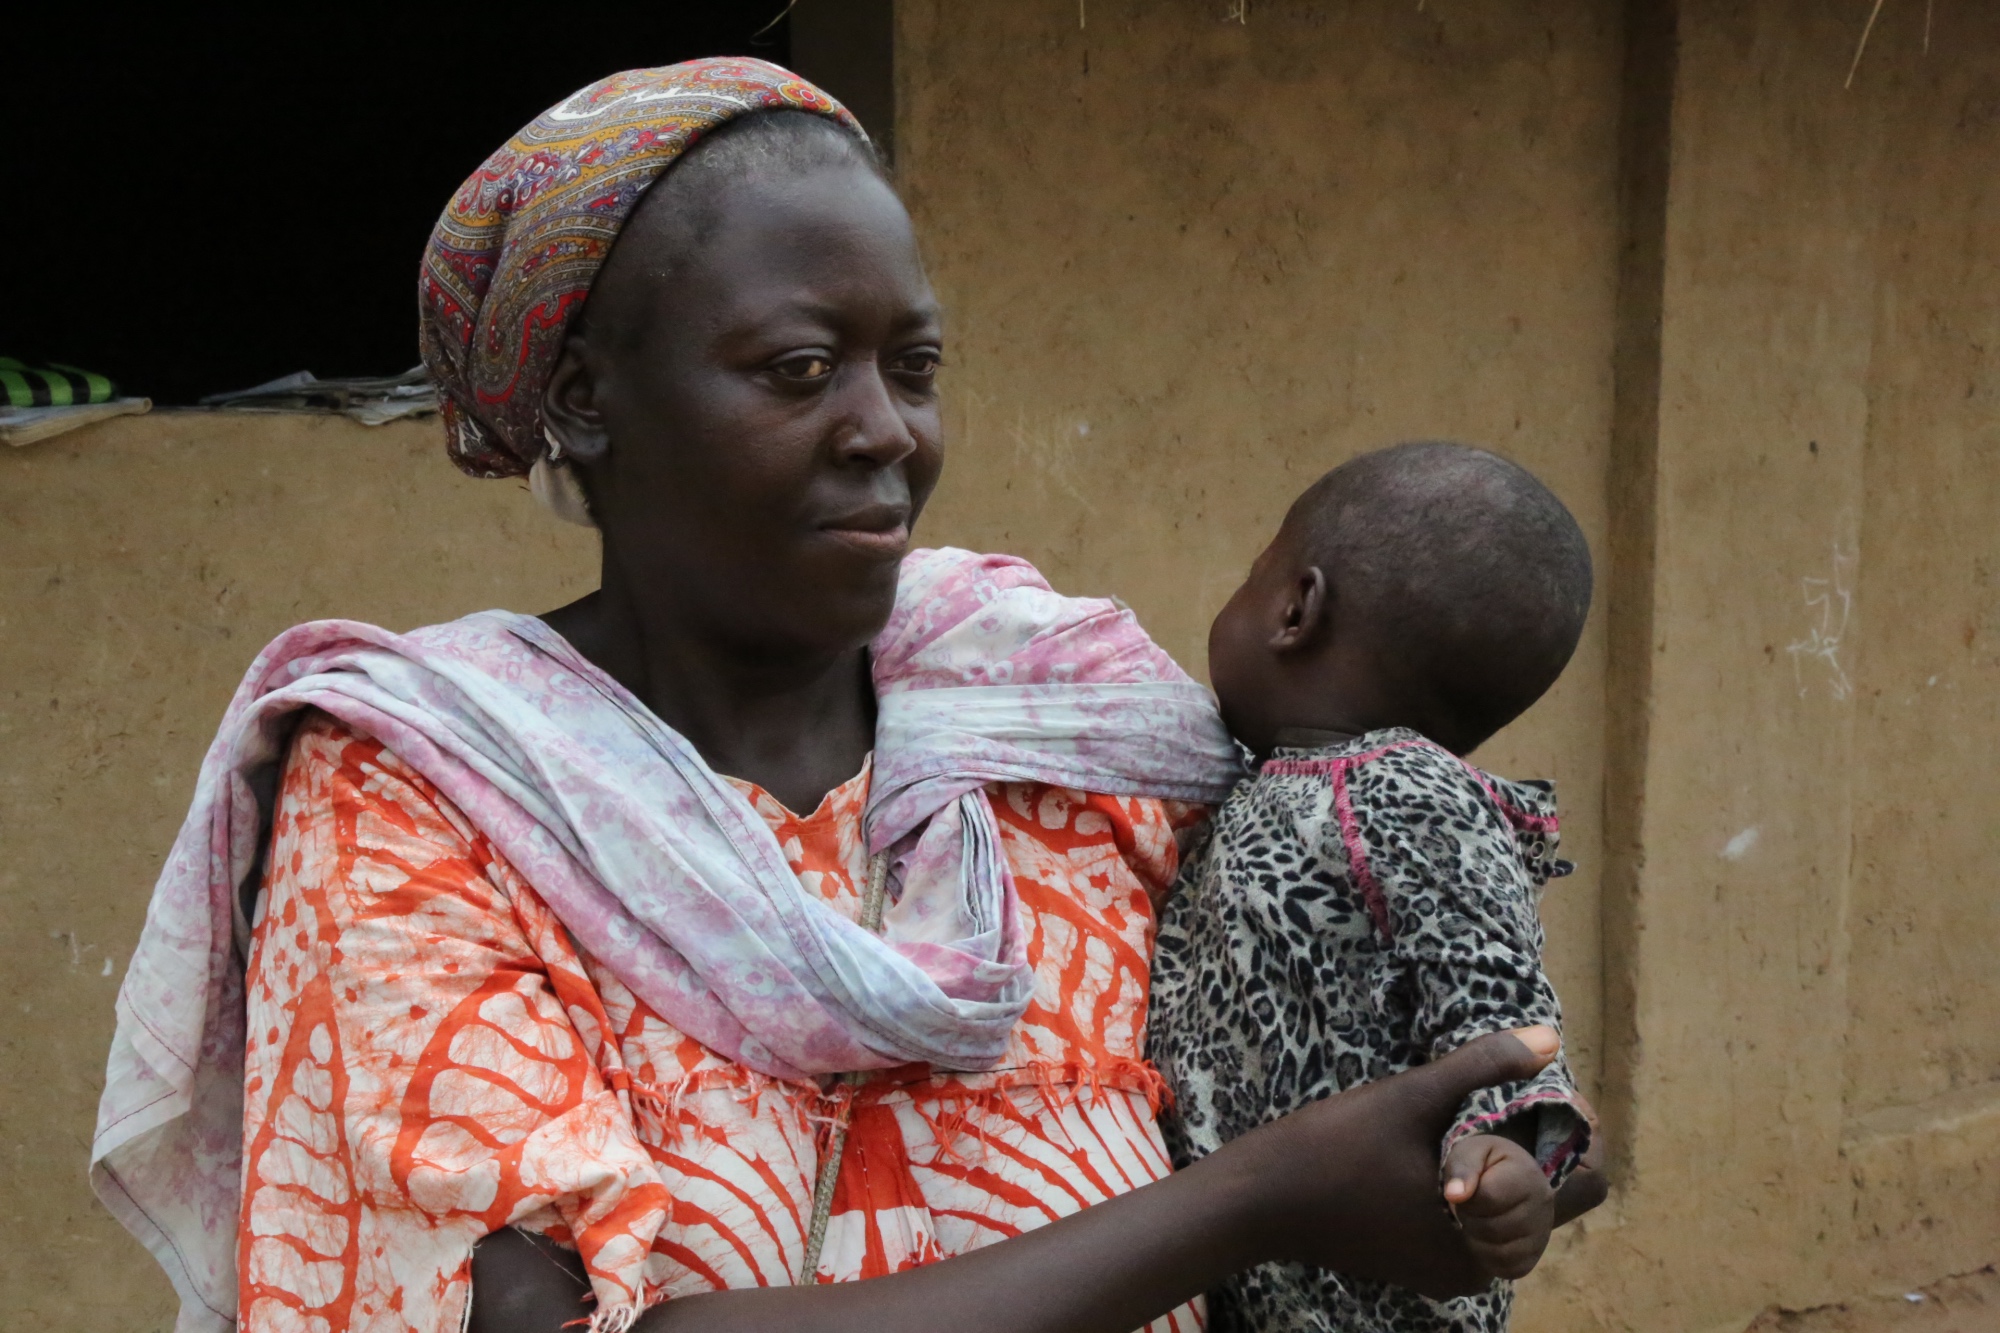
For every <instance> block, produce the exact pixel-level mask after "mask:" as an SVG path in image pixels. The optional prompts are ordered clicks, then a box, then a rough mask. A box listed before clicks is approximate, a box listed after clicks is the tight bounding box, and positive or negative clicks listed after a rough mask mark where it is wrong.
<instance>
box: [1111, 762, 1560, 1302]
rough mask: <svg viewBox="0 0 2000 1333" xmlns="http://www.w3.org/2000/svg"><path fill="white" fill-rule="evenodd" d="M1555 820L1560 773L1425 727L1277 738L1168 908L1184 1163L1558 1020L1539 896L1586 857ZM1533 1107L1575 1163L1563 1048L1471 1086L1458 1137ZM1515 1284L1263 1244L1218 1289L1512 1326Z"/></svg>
mask: <svg viewBox="0 0 2000 1333" xmlns="http://www.w3.org/2000/svg"><path fill="white" fill-rule="evenodd" d="M1556 840H1557V828H1556V816H1555V797H1554V792H1553V790H1552V788H1551V787H1550V786H1549V785H1548V784H1547V783H1527V782H1510V781H1507V780H1506V779H1504V778H1496V777H1492V776H1490V775H1488V774H1486V773H1482V772H1481V771H1479V770H1478V769H1476V768H1474V767H1472V765H1470V764H1468V763H1466V762H1464V761H1463V760H1461V759H1459V758H1457V757H1456V756H1454V755H1452V754H1451V753H1450V752H1449V751H1447V750H1445V749H1443V748H1441V747H1439V746H1437V745H1434V744H1432V743H1431V742H1430V741H1428V740H1425V739H1424V738H1423V737H1422V736H1420V735H1418V734H1417V733H1416V732H1414V731H1408V730H1403V729H1395V730H1386V731H1376V732H1371V733H1369V734H1368V735H1365V736H1360V737H1356V738H1353V739H1351V740H1346V741H1342V742H1340V743H1339V744H1336V745H1329V746H1324V747H1321V748H1318V749H1312V750H1287V749H1281V750H1279V751H1278V752H1277V753H1276V755H1275V757H1274V758H1272V759H1271V760H1270V761H1269V762H1268V763H1266V764H1265V765H1264V766H1263V769H1262V771H1261V773H1260V774H1259V775H1258V776H1257V777H1255V778H1253V779H1252V780H1250V781H1247V782H1245V783H1243V785H1241V786H1240V787H1238V788H1237V789H1236V792H1235V794H1233V795H1232V796H1231V797H1230V798H1229V800H1228V802H1227V803H1226V804H1225V805H1224V806H1223V807H1222V809H1221V810H1220V811H1219V812H1217V814H1216V817H1215V820H1214V823H1213V825H1212V827H1211V830H1210V833H1209V836H1208V839H1207V841H1206V842H1205V843H1203V844H1201V845H1200V846H1199V847H1198V848H1196V849H1195V850H1194V852H1193V854H1192V855H1191V856H1190V858H1189V859H1188V861H1187V862H1186V863H1185V865H1184V868H1183V870H1182V873H1181V879H1180V883H1179V885H1178V888H1177V891H1176V893H1175V895H1174V897H1173V898H1172V899H1171V900H1170V902H1169V904H1168V906H1167V909H1166V911H1165V913H1164V914H1163V916H1162V919H1161V922H1160V936H1159V947H1158V954H1157V958H1156V961H1155V962H1154V971H1153V997H1152V1012H1151V1038H1150V1041H1151V1047H1150V1050H1151V1054H1152V1057H1153V1059H1154V1061H1155V1062H1156V1063H1157V1064H1158V1065H1159V1067H1160V1070H1161V1072H1162V1073H1163V1074H1165V1075H1166V1078H1167V1081H1168V1083H1169V1084H1170V1085H1171V1086H1172V1088H1173V1090H1174V1094H1175V1102H1174V1107H1173V1110H1172V1112H1171V1113H1170V1114H1168V1115H1165V1116H1163V1117H1162V1121H1161V1124H1162V1128H1163V1129H1164V1130H1165V1131H1166V1138H1167V1146H1168V1148H1169V1150H1170V1152H1171V1153H1172V1154H1173V1157H1174V1160H1175V1164H1176V1165H1181V1166H1184V1165H1186V1164H1187V1163H1188V1162H1190V1161H1193V1160H1194V1159H1196V1158H1200V1157H1203V1156H1206V1155H1207V1154H1208V1153H1211V1152H1213V1151H1215V1149H1217V1148H1218V1147H1220V1146H1221V1145H1222V1144H1224V1143H1226V1142H1228V1141H1229V1140H1230V1139H1233V1138H1235V1137H1236V1136H1237V1135H1239V1134H1242V1133H1244V1132H1246V1131H1248V1130H1250V1129H1254V1128H1255V1127H1256V1126H1258V1125H1261V1124H1264V1123H1265V1122H1267V1121H1270V1120H1274V1119H1276V1118H1277V1117H1279V1116H1281V1115H1284V1114H1285V1113H1286V1112H1288V1111H1291V1110H1294V1109H1296V1108H1298V1107H1300V1106H1303V1105H1305V1104H1306V1103H1308V1102H1312V1101H1316V1100H1318V1099H1319V1098H1322V1097H1326V1096H1329V1095H1331V1094H1333V1093H1335V1092H1338V1091H1340V1090H1341V1089H1343V1088H1351V1087H1354V1086H1356V1085H1357V1084H1362V1083H1367V1082H1369V1081H1371V1080H1374V1079H1378V1078H1383V1077H1385V1076H1387V1075H1389V1074H1393V1073H1396V1072H1397V1071H1399V1070H1404V1069H1408V1068H1410V1067H1412V1066H1414V1065H1419V1064H1422V1063H1424V1062H1425V1061H1426V1060H1430V1059H1434V1058H1436V1057H1437V1056H1439V1055H1442V1054H1444V1053H1445V1052H1447V1051H1450V1050H1453V1049H1455V1048H1456V1047H1459V1046H1462V1045H1463V1044H1465V1043H1466V1042H1467V1041H1470V1040H1471V1039H1472V1038H1474V1037H1477V1036H1481V1035H1483V1034H1485V1033H1488V1032H1497V1031H1502V1030H1505V1029H1509V1028H1517V1027H1524V1026H1527V1025H1529V1024H1533V1023H1548V1024H1553V1025H1557V1026H1560V1023H1561V1012H1562V1011H1561V1008H1560V1006H1559V1005H1558V1003H1557V1001H1556V995H1555V991H1554V989H1553V988H1552V987H1551V986H1550V985H1549V981H1548V978H1547V977H1546V976H1544V975H1543V973H1542V966H1541V955H1542V928H1541V921H1540V917H1539V914H1538V912H1537V910H1536V901H1537V898H1538V897H1539V894H1540V891H1541V888H1542V886H1543V885H1544V884H1545V883H1546V882H1547V881H1548V880H1550V879H1552V878H1554V877H1556V876H1558V875H1563V874H1567V873H1568V872H1569V869H1570V867H1569V865H1568V864H1567V863H1566V862H1562V861H1558V860H1556V859H1555V851H1556ZM1520 1115H1534V1116H1536V1117H1537V1118H1538V1124H1537V1125H1536V1126H1535V1129H1536V1156H1537V1158H1538V1159H1539V1160H1540V1161H1541V1163H1542V1166H1543V1169H1544V1170H1545V1171H1547V1172H1548V1173H1549V1175H1550V1178H1551V1181H1552V1182H1553V1183H1556V1184H1560V1183H1561V1180H1562V1178H1563V1176H1565V1175H1566V1174H1567V1172H1568V1170H1569V1168H1570V1167H1571V1165H1573V1163H1574V1162H1575V1160H1576V1158H1577V1157H1578V1156H1579V1155H1580V1154H1581V1153H1582V1152H1583V1150H1584V1149H1585V1147H1586V1146H1587V1144H1588V1139H1589V1128H1588V1121H1587V1119H1586V1117H1587V1115H1588V1110H1587V1105H1586V1104H1585V1103H1584V1102H1583V1101H1582V1099H1581V1098H1580V1097H1578V1096H1577V1093H1576V1090H1575V1087H1574V1085H1573V1084H1572V1082H1571V1079H1570V1074H1569V1070H1568V1068H1567V1067H1566V1065H1565V1064H1564V1062H1563V1061H1562V1060H1561V1059H1560V1058H1558V1059H1557V1060H1556V1062H1555V1063H1553V1064H1551V1065H1550V1066H1549V1067H1548V1068H1547V1069H1545V1070H1544V1071H1543V1072H1542V1073H1541V1074H1540V1075H1538V1076H1537V1077H1536V1078H1534V1079H1532V1080H1530V1081H1528V1082H1525V1083H1514V1084H1508V1085H1504V1086H1502V1087H1500V1088H1493V1089H1487V1090H1486V1091H1484V1092H1482V1093H1480V1094H1478V1095H1476V1096H1474V1097H1473V1098H1471V1099H1470V1100H1469V1101H1467V1103H1466V1104H1465V1105H1464V1106H1463V1107H1462V1108H1461V1110H1460V1114H1459V1116H1458V1119H1457V1121H1456V1122H1455V1123H1454V1124H1453V1126H1452V1128H1451V1131H1450V1133H1449V1134H1448V1135H1447V1136H1446V1138H1445V1141H1444V1143H1443V1144H1442V1145H1441V1147H1440V1156H1442V1153H1443V1152H1444V1151H1448V1150H1449V1148H1450V1147H1451V1145H1452V1144H1453V1143H1455V1142H1457V1140H1458V1139H1459V1138H1460V1137H1461V1136H1463V1135H1465V1134H1469V1133H1472V1132H1475V1131H1477V1130H1480V1129H1482V1128H1491V1127H1492V1126H1494V1125H1497V1124H1499V1123H1501V1122H1503V1121H1509V1120H1512V1119H1513V1118H1514V1117H1516V1116H1520ZM1511 1304H1512V1291H1511V1287H1510V1285H1509V1284H1508V1283H1506V1282H1503V1281H1495V1282H1494V1283H1493V1285H1492V1286H1491V1287H1490V1288H1489V1289H1488V1290H1487V1291H1485V1292H1483V1293H1480V1294H1478V1295H1474V1296H1467V1297H1462V1298H1459V1299H1456V1300H1449V1301H1433V1300H1429V1299H1427V1298H1425V1297H1423V1296H1420V1295H1418V1294H1417V1293H1415V1292H1413V1291H1410V1290H1408V1289H1407V1288H1403V1287H1395V1286H1390V1285H1387V1284H1385V1283H1380V1282H1370V1281H1364V1280H1360V1279H1356V1278H1349V1277H1343V1276H1342V1275H1340V1274H1338V1273H1334V1272H1329V1271H1327V1270H1325V1269H1319V1268H1310V1267H1306V1266H1303V1265H1299V1264H1266V1265H1264V1266H1262V1267H1260V1268H1256V1269H1253V1270H1251V1271H1250V1272H1248V1273H1245V1274H1242V1275H1240V1276H1239V1277H1237V1278H1235V1279H1233V1280H1232V1281H1231V1282H1230V1283H1229V1284H1228V1286H1227V1287H1225V1288H1224V1289H1223V1290H1221V1291H1218V1292H1214V1293H1211V1295H1210V1305H1209V1309H1210V1321H1211V1323H1210V1326H1211V1328H1214V1329H1219V1330H1225V1331H1226V1330H1237V1329H1241V1330H1257V1331H1258V1333H1293V1331H1295V1330H1296V1331H1297V1333H1306V1331H1307V1330H1327V1331H1329V1333H1331V1331H1333V1330H1339V1331H1340V1333H1349V1331H1350V1330H1353V1331H1359V1330H1366V1331H1367V1333H1433V1331H1436V1333H1447V1331H1449V1333H1500V1330H1504V1329H1505V1328H1506V1327H1507V1316H1508V1311H1509V1308H1510V1306H1511Z"/></svg>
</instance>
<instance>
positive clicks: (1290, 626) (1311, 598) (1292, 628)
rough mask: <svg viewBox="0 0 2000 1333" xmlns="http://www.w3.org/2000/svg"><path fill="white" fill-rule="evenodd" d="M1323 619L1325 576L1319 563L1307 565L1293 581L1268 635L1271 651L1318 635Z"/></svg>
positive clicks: (1284, 649) (1289, 647)
mask: <svg viewBox="0 0 2000 1333" xmlns="http://www.w3.org/2000/svg"><path fill="white" fill-rule="evenodd" d="M1326 621H1327V588H1326V575H1325V574H1324V573H1323V572H1322V571H1321V570H1320V567H1319V566H1318V565H1307V566H1306V567H1305V568H1304V569H1303V570H1300V571H1299V576H1298V577H1297V578H1296V579H1294V580H1293V581H1292V587H1291V591H1290V593H1289V594H1288V595H1287V596H1286V598H1285V608H1284V618H1283V620H1282V622H1281V623H1280V624H1279V626H1278V632H1277V633H1276V634H1273V635H1272V636H1271V648H1272V650H1273V651H1275V652H1280V653H1284V652H1291V651H1293V650H1295V649H1298V648H1303V647H1304V646H1305V645H1307V644H1309V643H1311V642H1312V641H1313V639H1314V638H1315V637H1317V636H1318V634H1319V632H1320V630H1321V629H1322V628H1323V627H1324V626H1325V624H1326Z"/></svg>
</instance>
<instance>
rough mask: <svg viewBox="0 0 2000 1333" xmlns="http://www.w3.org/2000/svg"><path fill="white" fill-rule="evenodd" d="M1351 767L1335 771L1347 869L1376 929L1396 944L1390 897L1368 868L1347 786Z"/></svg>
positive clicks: (1336, 805) (1337, 810) (1336, 803)
mask: <svg viewBox="0 0 2000 1333" xmlns="http://www.w3.org/2000/svg"><path fill="white" fill-rule="evenodd" d="M1348 767H1349V765H1347V764H1342V765H1341V766H1340V767H1338V768H1336V769H1334V771H1333V810H1334V813H1335V814H1336V815H1338V816H1339V817H1340V840H1341V842H1342V843H1344V844H1346V846H1347V869H1348V871H1349V873H1351V874H1352V875H1353V876H1354V882H1355V883H1356V884H1358V885H1360V886H1361V897H1362V898H1363V900H1365V901H1366V902H1367V904H1368V915H1369V916H1371V917H1373V918H1375V929H1377V930H1379V931H1381V932H1382V938H1383V939H1385V940H1388V941H1389V942H1390V943H1391V944H1393V943H1395V941H1396V932H1395V931H1394V930H1393V929H1391V928H1390V925H1389V899H1388V897H1387V896H1386V895H1384V894H1383V892H1382V886H1381V885H1380V884H1378V883H1376V882H1375V874H1374V872H1373V871H1371V870H1369V868H1368V850H1367V848H1365V847H1363V846H1362V844H1361V825H1360V824H1359V823H1358V822H1357V821H1356V820H1355V818H1354V798H1353V797H1352V796H1350V795H1349V794H1348V790H1347V769H1348Z"/></svg>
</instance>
